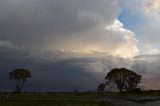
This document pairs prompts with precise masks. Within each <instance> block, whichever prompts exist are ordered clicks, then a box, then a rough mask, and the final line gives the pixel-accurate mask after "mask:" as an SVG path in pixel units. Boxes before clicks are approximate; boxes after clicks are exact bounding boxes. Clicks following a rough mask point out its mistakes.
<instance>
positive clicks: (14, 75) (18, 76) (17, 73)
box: [8, 69, 31, 93]
mask: <svg viewBox="0 0 160 106" xmlns="http://www.w3.org/2000/svg"><path fill="white" fill-rule="evenodd" d="M30 77H31V72H30V71H29V70H27V69H15V70H13V71H12V72H9V74H8V78H9V79H11V80H15V81H16V92H17V93H20V92H21V90H22V89H23V85H24V83H25V81H26V80H27V78H30Z"/></svg>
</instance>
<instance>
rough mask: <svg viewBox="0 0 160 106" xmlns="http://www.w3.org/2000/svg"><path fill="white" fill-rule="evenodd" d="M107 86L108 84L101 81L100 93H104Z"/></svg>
mask: <svg viewBox="0 0 160 106" xmlns="http://www.w3.org/2000/svg"><path fill="white" fill-rule="evenodd" d="M105 87H106V84H104V83H100V84H99V85H98V94H100V92H101V93H102V94H103V92H104V89H105Z"/></svg>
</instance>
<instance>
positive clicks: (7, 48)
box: [0, 0, 160, 91]
mask: <svg viewBox="0 0 160 106" xmlns="http://www.w3.org/2000/svg"><path fill="white" fill-rule="evenodd" d="M159 17H160V1H159V0H1V1H0V90H4V91H6V90H13V89H14V88H15V81H11V80H8V79H7V76H8V73H9V72H10V71H12V70H14V69H17V68H27V69H28V70H31V72H32V77H31V78H30V79H28V80H27V82H26V83H25V88H24V90H25V91H74V90H81V91H89V90H96V89H97V85H98V84H99V83H102V82H105V76H106V74H107V73H108V72H109V71H110V70H111V69H113V68H121V67H125V68H128V69H131V70H133V71H135V72H137V73H138V74H141V75H142V82H141V84H140V85H139V86H143V87H144V89H160V84H159V83H160V71H159V69H160V65H159V62H160V36H159V31H160V19H159Z"/></svg>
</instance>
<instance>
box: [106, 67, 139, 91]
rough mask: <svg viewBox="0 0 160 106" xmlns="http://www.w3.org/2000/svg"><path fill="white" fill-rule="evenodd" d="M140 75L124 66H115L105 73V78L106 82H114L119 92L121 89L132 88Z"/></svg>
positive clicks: (127, 89)
mask: <svg viewBox="0 0 160 106" xmlns="http://www.w3.org/2000/svg"><path fill="white" fill-rule="evenodd" d="M141 77H142V76H141V75H138V74H137V73H135V72H133V71H131V70H128V69H126V68H120V69H119V68H115V69H112V70H111V71H110V72H109V73H108V74H107V76H106V77H105V79H107V81H106V82H107V83H115V84H116V86H117V88H118V89H119V90H120V92H123V90H126V91H132V90H134V89H135V88H136V87H137V84H138V83H140V81H141Z"/></svg>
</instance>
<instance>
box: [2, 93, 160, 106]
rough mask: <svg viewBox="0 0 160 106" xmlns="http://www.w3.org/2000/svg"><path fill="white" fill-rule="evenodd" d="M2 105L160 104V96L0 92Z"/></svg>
mask: <svg viewBox="0 0 160 106" xmlns="http://www.w3.org/2000/svg"><path fill="white" fill-rule="evenodd" d="M0 106H160V96H151V95H150V96H149V95H147V96H146V95H145V96H144V95H143V96H142V95H141V96H140V95H121V94H112V93H111V94H105V95H104V96H97V94H96V93H78V94H75V93H22V94H9V93H0Z"/></svg>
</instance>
